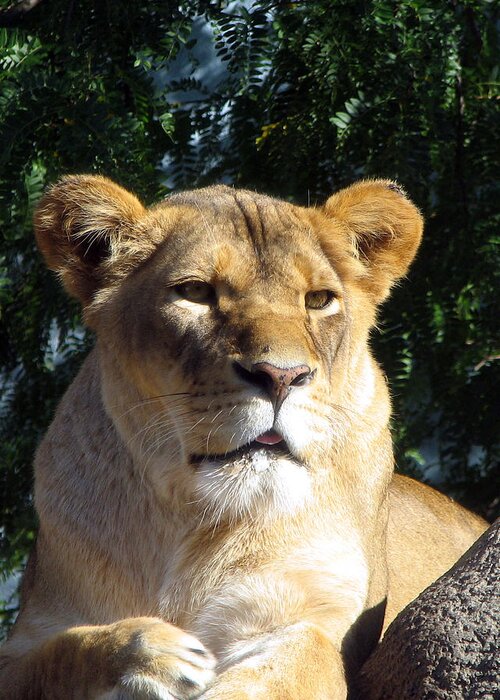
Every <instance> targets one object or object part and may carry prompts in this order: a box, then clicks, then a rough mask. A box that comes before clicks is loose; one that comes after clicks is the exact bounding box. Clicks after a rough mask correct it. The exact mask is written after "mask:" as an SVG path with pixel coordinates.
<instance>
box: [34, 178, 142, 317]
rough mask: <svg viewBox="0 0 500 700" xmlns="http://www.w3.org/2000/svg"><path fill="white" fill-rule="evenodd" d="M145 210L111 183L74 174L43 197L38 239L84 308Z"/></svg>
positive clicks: (37, 217) (36, 221) (37, 214)
mask: <svg viewBox="0 0 500 700" xmlns="http://www.w3.org/2000/svg"><path fill="white" fill-rule="evenodd" d="M144 212H145V209H144V207H143V206H142V204H141V203H140V202H139V200H138V199H137V198H136V197H135V196H134V195H133V194H130V192H127V191H126V190H124V189H123V188H122V187H119V186H118V185H116V184H115V183H114V182H111V180H108V179H107V178H104V177H100V176H95V175H69V176H67V177H64V178H63V179H62V180H60V181H59V182H58V183H56V184H55V185H53V186H52V187H51V188H50V189H49V190H48V191H47V192H46V194H45V195H44V196H43V197H42V200H41V201H40V203H39V205H38V207H37V209H36V212H35V217H34V225H35V236H36V240H37V243H38V247H39V248H40V250H41V252H42V253H43V255H44V257H45V260H46V262H47V265H48V266H49V267H50V268H51V269H52V270H54V271H55V272H57V273H58V274H59V275H60V277H61V278H62V281H63V283H64V286H65V287H66V289H67V291H68V292H69V293H70V294H71V295H73V296H75V297H77V298H78V299H79V300H80V301H81V302H82V304H83V305H86V304H87V303H89V302H90V301H91V300H92V297H93V295H94V293H95V292H96V291H97V290H98V289H99V288H100V287H102V285H103V284H104V282H105V278H106V275H107V274H109V272H110V270H111V269H112V267H113V261H114V259H115V258H116V257H117V256H118V255H119V252H120V249H121V248H122V247H123V244H124V243H126V242H127V240H128V241H131V240H132V239H133V238H134V226H135V224H136V223H137V221H138V220H139V219H140V218H141V217H142V216H143V214H144Z"/></svg>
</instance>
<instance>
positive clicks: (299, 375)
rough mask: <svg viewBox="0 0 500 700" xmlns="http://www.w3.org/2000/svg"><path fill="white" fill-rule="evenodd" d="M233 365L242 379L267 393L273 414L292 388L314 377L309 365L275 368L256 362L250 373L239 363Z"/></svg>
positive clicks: (302, 384) (274, 366) (313, 371)
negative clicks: (271, 403)
mask: <svg viewBox="0 0 500 700" xmlns="http://www.w3.org/2000/svg"><path fill="white" fill-rule="evenodd" d="M234 365H235V370H236V372H237V374H238V375H239V376H240V377H241V378H242V379H245V380H246V381H247V382H250V383H251V384H254V385H255V386H258V387H260V388H263V389H264V390H265V391H266V392H267V394H268V395H269V397H270V398H271V400H272V402H273V406H274V412H275V413H278V411H279V409H280V407H281V404H282V403H283V401H284V400H285V399H286V397H287V396H288V395H289V393H290V392H291V390H292V388H293V387H297V386H305V385H306V384H309V383H310V382H311V381H312V379H313V378H314V375H315V370H311V368H310V367H309V365H296V366H295V367H276V365H272V364H271V363H270V362H256V363H255V364H253V365H252V366H251V368H250V371H249V370H247V369H245V367H243V365H241V364H240V363H239V362H235V363H234Z"/></svg>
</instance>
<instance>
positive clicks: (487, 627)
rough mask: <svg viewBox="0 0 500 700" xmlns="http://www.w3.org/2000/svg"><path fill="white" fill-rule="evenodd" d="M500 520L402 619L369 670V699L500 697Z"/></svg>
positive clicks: (365, 692)
mask: <svg viewBox="0 0 500 700" xmlns="http://www.w3.org/2000/svg"><path fill="white" fill-rule="evenodd" d="M499 553H500V518H499V519H498V520H497V521H496V522H495V523H494V524H493V525H492V526H491V527H490V528H489V530H487V531H486V532H485V533H484V535H483V536H482V537H480V538H479V540H478V541H477V542H476V543H475V544H474V545H473V546H472V547H471V548H470V549H469V550H468V551H467V552H466V553H465V554H464V555H463V557H462V558H461V559H460V560H459V561H458V562H457V563H456V564H455V566H454V567H452V568H451V569H450V570H449V571H448V572H447V573H446V574H444V575H443V576H441V578H439V579H438V580H437V581H436V582H435V583H433V584H432V585H431V586H429V588H427V589H426V590H425V591H424V592H423V593H421V595H420V596H419V597H418V598H417V599H416V600H414V601H413V602H412V603H410V605H408V606H407V607H406V608H405V609H404V610H403V611H402V612H401V613H400V614H399V615H398V617H397V618H396V619H395V620H394V622H393V623H392V625H391V626H390V627H389V629H388V630H387V632H386V634H385V636H384V638H383V640H382V641H381V642H380V644H379V645H378V647H377V649H376V650H375V652H374V653H373V654H372V656H371V657H370V659H369V660H368V661H367V663H366V664H365V666H364V667H363V671H362V687H361V690H360V697H361V698H363V699H364V700H410V698H412V699H413V700H431V698H432V700H441V699H443V700H455V699H456V700H459V699H460V700H473V699H477V698H482V700H495V698H498V697H500V653H499V641H500V640H499V627H500V576H499Z"/></svg>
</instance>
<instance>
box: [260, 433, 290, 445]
mask: <svg viewBox="0 0 500 700" xmlns="http://www.w3.org/2000/svg"><path fill="white" fill-rule="evenodd" d="M282 440H283V438H282V437H281V435H278V433H276V432H275V431H274V430H268V431H267V433H262V435H259V437H256V438H255V442H260V443H261V444H262V445H277V444H278V442H281V441H282Z"/></svg>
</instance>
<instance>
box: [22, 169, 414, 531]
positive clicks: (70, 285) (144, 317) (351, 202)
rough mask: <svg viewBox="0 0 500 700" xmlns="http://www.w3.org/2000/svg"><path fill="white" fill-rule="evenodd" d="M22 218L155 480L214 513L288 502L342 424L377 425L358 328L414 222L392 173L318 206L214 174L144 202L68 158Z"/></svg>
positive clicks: (396, 270)
mask: <svg viewBox="0 0 500 700" xmlns="http://www.w3.org/2000/svg"><path fill="white" fill-rule="evenodd" d="M35 227H36V235H37V240H38V244H39V246H40V248H41V250H42V252H43V253H44V255H45V258H46V260H47V262H48V264H49V266H50V267H51V268H52V269H54V270H56V271H57V272H58V273H59V275H60V276H61V277H62V280H63V282H64V284H65V286H66V288H67V290H68V291H69V292H70V293H71V294H73V295H74V296H76V297H78V298H79V299H80V301H81V303H82V305H83V309H84V317H85V319H86V322H87V323H88V325H89V326H90V327H91V328H93V329H94V330H95V331H96V333H97V337H98V348H99V362H100V368H101V374H102V387H103V399H104V403H105V406H106V409H107V411H108V413H109V415H110V416H111V418H112V420H113V422H114V424H115V425H116V427H117V429H118V431H119V433H120V434H121V436H122V439H123V440H124V442H125V443H126V445H127V448H128V449H129V450H130V451H131V453H132V455H133V457H134V460H135V463H136V465H137V468H138V469H140V470H141V471H142V472H143V473H144V475H145V476H147V477H148V478H151V479H152V481H153V482H154V484H155V487H156V488H157V489H158V490H159V491H160V492H164V493H165V494H166V493H169V490H171V488H172V484H173V483H179V484H183V488H184V491H185V493H186V494H188V495H187V496H186V498H188V497H191V498H192V499H193V500H195V501H199V502H200V503H201V507H202V508H203V510H205V511H206V512H207V513H209V514H211V516H213V517H215V518H223V517H226V516H228V517H239V516H241V515H243V514H250V515H253V514H255V513H256V512H260V511H262V510H263V508H262V506H263V505H264V506H265V508H264V510H266V512H269V513H272V512H281V511H283V510H285V511H293V510H294V509H296V508H298V507H300V506H301V505H302V504H304V503H306V502H307V500H308V497H309V495H310V494H311V489H312V488H313V483H312V479H311V474H312V473H319V472H320V471H321V469H323V468H325V467H326V465H327V459H325V456H328V459H330V460H331V459H332V455H334V454H340V453H341V452H342V449H343V446H345V445H347V444H348V443H349V442H350V441H352V439H353V437H352V435H353V431H354V430H355V429H357V430H358V431H359V430H360V429H361V430H363V431H364V432H365V433H370V431H375V432H376V431H379V432H380V430H381V429H385V426H386V424H387V419H388V412H389V404H388V398H387V392H386V391H385V387H384V386H383V381H381V379H380V376H379V374H378V372H377V369H376V366H375V365H374V363H373V360H372V359H371V356H370V354H369V351H368V346H367V338H368V333H369V330H370V328H371V326H372V325H373V323H374V320H375V314H376V308H377V306H378V304H379V303H380V302H381V301H382V300H383V299H385V298H386V296H387V294H388V292H389V290H390V288H391V286H392V285H393V283H394V282H395V281H396V280H397V279H398V278H400V277H401V276H402V275H403V274H404V273H405V272H406V270H407V268H408V265H409V264H410V262H411V260H412V258H413V257H414V255H415V252H416V250H417V247H418V244H419V241H420V237H421V233H422V219H421V216H420V214H419V212H418V210H417V209H416V208H415V207H414V205H413V204H411V202H410V201H409V200H408V199H407V198H406V197H405V195H404V193H403V192H402V191H401V189H400V188H399V187H397V186H396V185H394V184H393V183H391V182H389V181H384V180H374V181H365V182H360V183H358V184H355V185H353V186H351V187H349V188H347V189H345V190H342V191H341V192H339V193H337V194H335V195H333V196H332V197H330V199H328V200H327V202H326V203H325V205H324V206H322V207H313V208H302V207H298V206H294V205H291V204H288V203H286V202H283V201H279V200H277V199H273V198H271V197H267V196H265V195H261V194H256V193H255V192H250V191H245V190H236V189H232V188H230V187H225V186H216V187H209V188H205V189H201V190H195V191H191V192H185V193H181V194H175V195H173V196H170V197H168V198H167V199H166V200H165V201H163V202H162V203H160V204H158V205H157V206H155V207H153V208H150V209H145V208H144V207H143V206H142V205H141V204H140V202H139V201H138V200H137V199H136V198H135V197H134V196H133V195H131V194H130V193H128V192H126V191H125V190H123V189H122V188H120V187H118V186H117V185H115V184H113V183H112V182H110V181H109V180H106V179H104V178H100V177H93V176H70V177H67V178H65V179H63V180H62V181H61V182H60V183H58V184H57V185H55V186H54V187H53V188H52V189H51V190H49V192H48V193H47V194H46V195H45V197H44V199H43V200H42V202H41V204H40V206H39V208H38V210H37V213H36V217H35ZM353 426H357V428H355V427H353ZM360 426H361V428H360ZM189 494H191V496H189Z"/></svg>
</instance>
